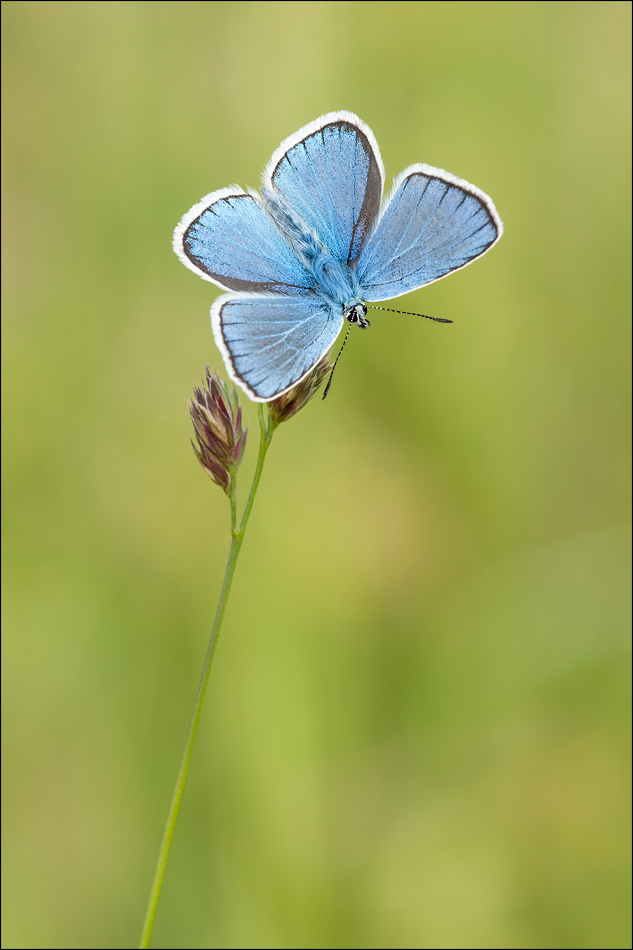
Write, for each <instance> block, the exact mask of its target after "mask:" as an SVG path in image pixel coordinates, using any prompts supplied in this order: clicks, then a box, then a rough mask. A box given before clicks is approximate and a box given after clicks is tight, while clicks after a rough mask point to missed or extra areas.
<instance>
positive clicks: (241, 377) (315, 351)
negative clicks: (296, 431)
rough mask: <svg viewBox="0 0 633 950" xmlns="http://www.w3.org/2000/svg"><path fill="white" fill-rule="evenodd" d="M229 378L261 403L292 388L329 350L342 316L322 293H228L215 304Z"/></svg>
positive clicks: (217, 336) (214, 320)
mask: <svg viewBox="0 0 633 950" xmlns="http://www.w3.org/2000/svg"><path fill="white" fill-rule="evenodd" d="M211 323H212V325H213V333H214V336H215V340H216V343H217V344H218V347H219V348H220V350H221V352H222V355H223V356H224V359H225V362H226V365H227V368H228V369H229V372H230V375H231V378H232V379H233V380H234V381H235V382H236V383H238V384H239V385H240V386H242V388H243V389H245V390H246V392H247V393H248V394H249V396H251V398H253V399H255V400H258V401H266V400H268V399H273V398H274V397H275V396H278V395H280V394H281V393H283V392H285V391H286V390H287V389H290V388H291V387H292V386H294V385H295V384H296V383H297V382H298V381H299V380H300V379H302V378H303V377H304V376H305V375H306V374H307V373H308V372H309V371H310V370H311V369H312V367H313V366H314V364H315V363H317V362H318V360H319V359H320V358H321V356H323V354H324V353H325V352H326V351H327V350H328V349H329V347H330V346H331V345H332V343H333V342H334V340H335V339H336V337H337V336H338V334H339V332H340V329H341V327H342V325H343V316H342V314H341V313H340V312H336V311H335V310H334V309H333V308H332V305H331V304H330V303H329V302H328V301H327V300H325V299H324V298H322V297H319V296H317V295H311V296H309V297H302V298H299V297H297V298H292V297H281V296H276V295H271V296H258V295H256V294H253V295H249V296H233V295H232V294H231V295H228V294H227V295H225V296H223V297H220V298H219V299H218V300H216V301H215V303H214V304H213V307H212V308H211Z"/></svg>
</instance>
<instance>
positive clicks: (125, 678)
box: [2, 0, 630, 948]
mask: <svg viewBox="0 0 633 950" xmlns="http://www.w3.org/2000/svg"><path fill="white" fill-rule="evenodd" d="M2 8H3V17H4V30H3V43H4V150H5V152H4V176H5V178H4V186H5V191H4V222H5V223H4V255H5V257H4V314H5V317H4V377H3V384H4V393H5V400H4V410H5V411H4V467H5V496H4V497H5V503H4V504H5V508H4V511H5V520H4V527H5V536H4V569H5V602H4V620H5V627H4V629H5V664H4V670H5V690H4V697H5V731H6V735H5V742H4V751H5V826H4V851H5V858H4V860H5V915H4V916H5V919H4V927H5V933H4V940H3V946H4V947H11V948H26V947H34V948H35V947H39V948H41V947H46V948H48V947H51V948H52V947H54V948H73V947H122V948H125V947H131V946H135V945H136V941H137V940H138V936H139V934H140V928H141V923H142V919H143V914H144V911H145V905H146V900H147V897H148V892H149V886H150V882H151V877H152V874H153V870H154V864H155V860H156V854H157V849H158V844H159V840H160V836H161V833H162V827H163V822H164V819H165V816H166V810H167V806H168V802H169V798H170V795H171V790H172V785H173V781H174V778H175V773H176V768H177V764H178V760H179V757H180V752H181V748H182V744H183V741H184V737H185V733H186V728H187V724H188V720H189V715H190V710H191V705H192V702H193V697H194V694H195V689H196V685H197V680H198V675H199V671H200V668H201V664H202V658H203V655H204V651H205V647H206V642H207V637H208V634H209V630H210V622H211V619H212V615H213V611H214V608H215V602H216V599H217V596H218V593H219V587H220V582H221V576H222V571H223V568H224V562H225V558H226V554H227V550H228V542H229V535H228V524H229V523H228V504H227V502H226V499H225V497H224V495H223V494H222V493H221V492H220V490H219V489H217V488H215V487H214V486H212V485H211V483H210V482H209V481H208V480H207V479H206V477H205V476H204V474H203V473H202V471H201V469H200V468H199V467H198V465H197V463H196V461H195V458H194V455H193V452H192V451H191V447H190V445H189V436H190V423H189V418H188V412H187V406H186V400H187V398H188V396H189V395H190V393H191V390H192V386H193V384H194V383H196V382H198V381H199V380H200V379H201V376H202V372H203V367H204V363H205V361H208V362H209V363H210V364H211V367H212V368H213V366H217V368H218V369H219V370H221V371H222V373H224V368H223V366H222V364H221V359H220V357H219V354H218V352H217V350H216V349H215V347H214V343H213V339H212V335H211V329H210V325H209V317H208V311H209V307H210V305H211V302H212V300H213V299H214V296H215V295H216V291H215V289H214V288H213V286H212V285H210V284H208V283H205V282H203V281H202V280H199V279H197V278H196V277H195V276H194V275H193V274H191V273H190V272H188V271H187V270H186V269H185V268H184V267H183V266H182V265H181V264H180V263H179V261H178V260H177V258H176V257H175V256H174V254H173V252H172V250H171V246H170V241H171V234H172V231H173V228H174V226H175V224H176V223H177V221H178V220H179V218H180V217H181V215H182V214H183V213H184V212H185V211H186V210H187V209H188V208H189V207H190V206H191V205H192V204H194V203H195V202H196V201H198V200H199V199H200V198H201V196H202V195H205V194H207V193H208V192H210V191H213V190H215V189H217V188H221V187H223V186H225V185H229V184H231V183H234V182H238V183H240V184H249V185H251V186H255V187H256V186H257V185H258V183H259V175H260V171H261V169H262V168H263V166H264V164H265V162H266V161H267V160H268V158H269V157H270V155H271V153H272V152H273V150H274V149H275V148H276V147H277V146H278V145H279V143H280V141H281V140H282V139H284V138H285V137H286V136H288V135H290V134H291V133H293V132H295V131H296V130H297V129H299V128H300V127H301V126H302V125H303V124H305V123H307V122H309V121H311V120H313V119H315V118H317V117H318V116H319V115H321V114H322V113H324V112H328V111H331V110H337V109H348V110H351V111H354V112H356V113H357V114H358V115H359V116H360V117H361V118H362V119H363V120H364V121H365V122H367V123H368V124H369V126H370V127H371V128H372V129H373V130H374V132H375V134H376V137H377V139H378V142H379V145H380V147H381V150H382V155H383V159H384V162H385V166H386V169H387V177H388V182H390V180H391V178H392V176H394V175H396V174H397V173H398V172H399V171H400V170H401V169H402V168H404V167H405V166H406V165H409V164H411V163H413V162H427V163H429V164H432V165H435V166H439V167H441V168H446V169H448V170H449V171H451V172H452V173H454V174H456V175H459V176H461V177H464V178H466V179H467V180H468V181H471V182H474V183H475V184H476V185H478V186H479V187H480V188H482V189H483V190H484V191H486V192H488V193H489V194H490V195H491V196H492V198H493V200H494V201H495V203H496V205H497V208H498V210H499V213H500V215H501V217H502V219H503V221H504V223H505V227H506V233H505V236H504V238H503V240H502V241H501V243H500V244H499V246H498V247H497V248H495V249H494V250H493V251H492V253H491V254H489V255H488V256H486V257H485V258H484V259H483V260H482V261H479V262H477V263H476V264H475V265H474V266H473V267H469V268H467V269H466V270H465V271H462V272H460V273H458V274H455V275H453V276H451V277H450V279H449V280H446V281H441V282H439V283H436V284H434V285H433V286H431V287H429V288H428V289H426V290H422V291H419V292H417V293H415V294H411V295H409V296H408V297H405V298H401V300H400V302H399V306H401V309H404V310H419V311H421V312H424V313H431V314H432V315H434V316H440V317H444V318H448V319H453V320H454V321H455V324H454V326H452V327H444V326H438V325H435V324H431V323H429V322H427V321H424V320H419V319H416V318H414V317H406V316H397V315H395V314H377V313H375V314H374V316H373V317H372V329H371V331H370V332H368V333H364V334H362V335H361V334H357V333H356V332H355V333H354V334H353V335H352V337H351V338H350V341H349V343H348V346H347V348H346V352H345V358H344V360H343V361H342V363H341V365H340V367H339V370H338V371H337V378H336V380H335V384H334V386H333V389H332V392H331V395H330V396H329V398H328V400H327V401H326V402H325V403H322V402H321V401H320V400H315V401H314V402H313V403H312V404H311V405H310V406H309V407H308V408H307V409H306V410H305V411H304V412H302V413H301V414H300V415H299V416H297V417H296V418H295V419H294V420H292V421H291V422H290V423H288V424H287V425H284V426H283V427H282V428H281V429H280V430H279V431H278V433H277V435H276V437H275V440H274V442H273V446H272V449H271V452H270V454H269V458H268V462H267V467H266V470H265V472H264V478H263V481H262V484H261V488H260V494H259V497H258V500H257V504H256V506H255V509H254V512H253V516H252V519H251V523H250V526H249V533H248V535H247V539H246V543H245V546H244V549H243V554H242V560H241V562H240V564H239V566H238V571H237V575H236V580H235V585H234V588H233V594H232V600H231V601H230V604H229V609H228V612H227V616H226V621H225V625H224V629H223V633H222V637H221V640H220V646H219V650H218V654H217V658H216V665H215V668H214V670H213V674H212V681H211V685H212V688H211V690H210V694H209V697H208V701H207V705H206V708H205V711H204V715H203V722H202V726H201V732H200V736H199V741H198V745H197V748H196V751H195V755H194V761H193V765H192V770H191V774H190V782H189V787H188V788H187V792H186V795H185V799H184V803H183V808H182V811H181V818H180V823H179V826H178V829H177V834H176V838H175V843H174V847H173V850H172V856H171V859H170V864H169V867H168V871H167V876H166V880H165V886H164V890H163V899H162V902H161V905H160V909H159V912H158V917H157V921H156V927H155V931H154V938H153V946H155V947H183V948H184V947H223V948H226V947H235V948H245V947H249V948H286V947H287V948H290V947H304V948H321V947H332V948H335V947H336V948H341V947H348V948H361V947H362V948H404V947H412V948H413V947H415V948H418V947H428V948H444V947H446V948H452V947H459V948H475V947H481V948H489V947H517V948H524V947H525V948H533V947H535V948H536V947H548V948H558V947H560V948H585V947H587V948H589V947H596V948H604V947H609V948H619V947H629V946H630V942H629V941H630V937H629V935H628V929H627V904H628V890H627V888H628V884H627V880H628V879H627V868H628V847H627V837H628V832H627V824H628V807H627V802H628V785H627V774H628V765H627V747H628V741H627V724H626V712H627V708H628V693H627V689H628V685H627V684H628V676H627V665H628V661H627V654H626V634H627V626H628V586H627V578H628V567H627V556H628V529H627V525H628V520H629V502H628V484H629V467H628V450H629V440H628V363H629V356H628V353H629V335H628V334H629V329H628V300H629V298H628V270H629V244H628V235H629V230H628V226H629V215H628V206H629V192H628V181H629V151H628V142H629V93H628V81H629V29H630V5H629V4H628V3H624V2H560V3H558V2H555V3H523V2H491V3H478V2H465V3H451V2H447V3H399V2H388V3H384V2H376V0H372V2H368V3H366V2H356V3H346V2H340V3H329V2H324V3H312V2H302V3H296V2H279V3H207V2H162V3H160V2H159V3H154V2H125V3H122V2H103V3H102V2H95V3H86V2H75V0H73V2H69V3H59V2H43V3H21V2H5V3H3V5H2ZM243 404H244V406H245V412H246V415H247V416H248V417H250V419H251V423H252V433H251V444H250V446H249V449H248V451H247V455H248V461H247V463H246V470H245V471H243V475H242V490H243V489H244V485H245V484H247V483H248V478H249V476H250V471H249V469H250V470H252V465H253V455H254V449H255V444H256V429H257V419H256V413H255V411H254V406H253V405H252V404H250V403H249V402H248V400H246V399H244V400H243Z"/></svg>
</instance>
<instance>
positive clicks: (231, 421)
mask: <svg viewBox="0 0 633 950" xmlns="http://www.w3.org/2000/svg"><path fill="white" fill-rule="evenodd" d="M206 375H207V379H206V386H203V388H202V389H199V388H198V387H197V386H196V387H195V388H194V391H193V399H190V400H189V413H190V415H191V421H192V422H193V429H194V433H195V436H196V442H197V445H196V443H195V442H194V441H193V439H192V440H191V444H192V446H193V450H194V452H195V453H196V456H197V457H198V461H199V462H200V464H201V465H202V467H203V469H204V470H205V472H206V473H207V475H208V476H209V478H210V479H211V480H212V481H214V482H215V484H216V485H219V486H220V488H221V489H222V490H223V491H225V492H226V493H227V494H229V493H230V491H231V484H232V480H233V476H234V475H235V472H236V471H237V468H238V466H239V465H240V462H241V461H242V458H243V456H244V449H245V448H246V435H247V433H248V426H247V427H246V429H242V409H241V407H240V404H239V400H238V398H237V393H236V391H235V387H233V386H232V387H231V389H229V387H228V386H227V384H226V383H224V382H223V381H222V380H221V379H220V377H219V376H217V375H214V376H212V375H211V372H210V370H209V367H208V366H207V367H206Z"/></svg>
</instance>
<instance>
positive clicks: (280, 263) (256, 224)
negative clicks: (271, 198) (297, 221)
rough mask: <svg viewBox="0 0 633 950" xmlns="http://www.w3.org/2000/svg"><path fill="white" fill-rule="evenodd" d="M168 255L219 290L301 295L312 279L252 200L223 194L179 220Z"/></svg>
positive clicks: (258, 203) (237, 193) (247, 196)
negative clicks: (215, 285)
mask: <svg viewBox="0 0 633 950" xmlns="http://www.w3.org/2000/svg"><path fill="white" fill-rule="evenodd" d="M174 249H175V251H176V253H177V254H178V256H179V257H180V259H181V260H182V262H183V263H184V264H186V265H187V267H189V268H190V269H191V270H193V271H194V272H195V273H197V274H199V275H200V277H204V278H205V279H206V280H210V281H213V283H215V284H218V286H220V287H222V288H224V289H225V290H240V291H252V292H262V291H272V292H274V293H281V294H292V295H294V296H297V295H300V294H302V293H307V292H308V290H309V289H310V288H311V287H312V286H313V284H314V279H313V278H312V277H311V276H310V274H309V273H308V271H307V270H306V269H305V267H304V266H303V264H302V263H301V261H300V260H299V259H298V257H297V255H296V254H295V253H294V251H293V250H292V248H291V247H290V246H289V245H288V242H287V241H286V240H285V238H284V237H283V235H282V234H281V233H280V231H279V229H278V228H277V227H276V226H275V224H274V223H273V222H272V220H271V218H270V216H269V215H268V214H267V212H266V211H265V210H264V207H263V205H262V203H261V201H260V200H259V198H258V197H256V196H254V195H251V194H247V193H246V192H243V191H240V190H232V189H229V188H223V189H222V190H221V191H216V192H214V193H213V194H211V195H207V197H206V198H203V199H202V201H200V202H199V203H198V204H197V205H196V206H195V207H194V208H192V209H191V211H189V212H187V214H186V215H185V216H184V218H183V219H182V221H181V222H180V224H179V225H178V227H177V228H176V232H175V234H174Z"/></svg>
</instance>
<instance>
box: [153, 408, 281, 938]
mask: <svg viewBox="0 0 633 950" xmlns="http://www.w3.org/2000/svg"><path fill="white" fill-rule="evenodd" d="M257 409H258V415H259V425H260V430H261V436H260V442H259V455H258V457H257V466H256V468H255V474H254V476H253V483H252V485H251V490H250V493H249V496H248V500H247V502H246V507H245V508H244V514H243V515H242V523H241V524H240V528H239V531H236V530H235V526H236V508H235V483H234V482H233V484H232V486H231V496H230V501H231V534H232V541H231V549H230V551H229V559H228V561H227V564H226V570H225V572H224V581H223V583H222V590H221V592H220V600H219V601H218V606H217V609H216V612H215V619H214V621H213V628H212V630H211V637H210V639H209V646H208V647H207V653H206V656H205V658H204V666H203V667H202V675H201V677H200V684H199V686H198V693H197V695H196V701H195V704H194V707H193V715H192V717H191V724H190V726H189V734H188V735H187V741H186V743H185V748H184V752H183V754H182V759H181V762H180V768H179V770H178V777H177V779H176V786H175V788H174V793H173V795H172V798H171V804H170V806H169V813H168V815H167V822H166V824H165V830H164V832H163V840H162V841H161V845H160V851H159V852H158V862H157V865H156V873H155V875H154V883H153V884H152V892H151V894H150V898H149V904H148V906H147V913H146V915H145V923H144V925H143V935H142V937H141V942H140V944H139V947H140V950H144V948H146V947H149V941H150V937H151V934H152V927H153V926H154V918H155V917H156V908H157V907H158V899H159V897H160V890H161V887H162V884H163V878H164V876H165V868H166V866H167V859H168V857H169V849H170V847H171V841H172V838H173V836H174V829H175V827H176V821H177V819H178V812H179V811H180V802H181V800H182V796H183V792H184V790H185V784H186V782H187V773H188V772H189V763H190V762H191V753H192V752H193V745H194V742H195V740H196V733H197V731H198V723H199V722H200V713H201V712H202V704H203V703H204V696H205V693H206V691H207V684H208V682H209V674H210V673H211V666H212V664H213V656H214V654H215V648H216V646H217V642H218V636H219V634H220V627H221V626H222V620H223V618H224V611H225V610H226V604H227V601H228V599H229V593H230V591H231V583H232V581H233V574H234V572H235V565H236V564H237V558H238V556H239V553H240V548H241V547H242V541H243V540H244V534H245V532H246V525H247V523H248V518H249V515H250V513H251V508H252V507H253V502H254V500H255V494H256V492H257V486H258V485H259V480H260V478H261V475H262V469H263V468H264V459H265V458H266V452H267V450H268V446H269V445H270V441H271V439H272V437H273V431H274V428H273V427H272V426H270V427H269V426H267V425H266V421H265V418H264V409H263V406H262V404H261V403H259V404H258V407H257Z"/></svg>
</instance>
